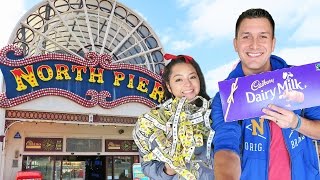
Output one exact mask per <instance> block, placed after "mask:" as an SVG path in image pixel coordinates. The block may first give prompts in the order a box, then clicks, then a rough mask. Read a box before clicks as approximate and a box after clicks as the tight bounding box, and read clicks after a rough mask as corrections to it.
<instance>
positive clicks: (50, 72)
mask: <svg viewBox="0 0 320 180" xmlns="http://www.w3.org/2000/svg"><path fill="white" fill-rule="evenodd" d="M43 69H45V70H46V71H47V74H48V77H44V74H43ZM37 74H38V77H39V79H41V80H42V81H50V80H51V79H52V78H53V70H52V68H51V67H50V66H48V65H41V66H39V67H38V69H37Z"/></svg>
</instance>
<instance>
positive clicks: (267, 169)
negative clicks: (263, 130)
mask: <svg viewBox="0 0 320 180" xmlns="http://www.w3.org/2000/svg"><path fill="white" fill-rule="evenodd" d="M266 122H267V123H266V124H267V129H268V130H269V131H268V133H269V141H268V146H267V147H269V148H268V157H267V168H266V179H269V163H270V147H271V138H272V137H271V130H270V120H268V121H266Z"/></svg>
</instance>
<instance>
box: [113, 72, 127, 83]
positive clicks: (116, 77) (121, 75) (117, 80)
mask: <svg viewBox="0 0 320 180" xmlns="http://www.w3.org/2000/svg"><path fill="white" fill-rule="evenodd" d="M113 74H114V82H113V85H114V86H120V81H123V80H124V78H125V76H124V73H123V72H118V71H114V72H113Z"/></svg>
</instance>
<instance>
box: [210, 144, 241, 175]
mask: <svg viewBox="0 0 320 180" xmlns="http://www.w3.org/2000/svg"><path fill="white" fill-rule="evenodd" d="M240 174H241V167H240V158H239V156H238V155H237V154H236V153H234V152H232V151H227V150H220V151H218V152H216V153H215V155H214V176H215V180H239V179H240Z"/></svg>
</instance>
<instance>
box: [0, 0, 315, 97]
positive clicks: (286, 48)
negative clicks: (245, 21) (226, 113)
mask: <svg viewBox="0 0 320 180" xmlns="http://www.w3.org/2000/svg"><path fill="white" fill-rule="evenodd" d="M75 1H76V0H75ZM39 2H41V1H40V0H9V1H2V2H1V6H0V22H2V24H3V25H2V26H1V29H0V47H4V46H5V45H6V44H7V42H8V39H9V37H10V35H11V33H12V31H13V29H14V27H15V25H16V24H17V23H18V22H19V19H20V18H21V17H22V16H23V14H24V13H26V12H27V11H28V10H29V9H31V8H32V7H33V6H35V5H36V4H37V3H39ZM118 2H120V3H122V4H124V5H125V6H127V7H128V8H130V9H132V10H133V11H135V12H136V13H138V14H139V15H140V16H141V17H143V18H144V19H145V20H146V21H147V23H148V24H149V25H150V26H151V28H152V29H153V31H154V32H155V33H156V35H157V36H158V37H159V38H160V41H161V44H162V45H163V47H164V51H165V52H166V53H171V54H186V55H190V56H192V57H193V58H194V59H195V60H196V61H197V62H198V63H199V65H200V67H201V69H202V71H203V73H204V75H205V79H206V85H207V92H208V93H209V95H210V96H213V95H214V94H215V93H216V92H217V91H218V82H219V81H222V80H224V79H225V78H226V77H227V75H228V73H229V72H230V71H231V69H232V67H233V65H234V64H235V63H237V62H238V55H237V54H236V52H235V51H234V49H233V43H232V41H233V38H234V28H235V23H236V20H237V18H238V16H239V15H240V14H241V12H243V11H245V10H247V9H249V8H263V9H266V10H268V11H269V12H270V14H271V15H272V16H273V18H274V20H275V23H276V30H275V36H276V40H277V41H276V48H275V51H274V52H273V54H275V55H278V56H280V57H282V58H284V59H285V60H286V61H287V62H288V63H289V64H292V65H302V64H308V63H313V62H318V61H320V11H319V9H320V1H318V0H304V1H301V0H268V1H266V0H241V1H239V0H196V1H195V0H161V1H160V0H158V1H150V0H118ZM8 7H9V8H8Z"/></svg>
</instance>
